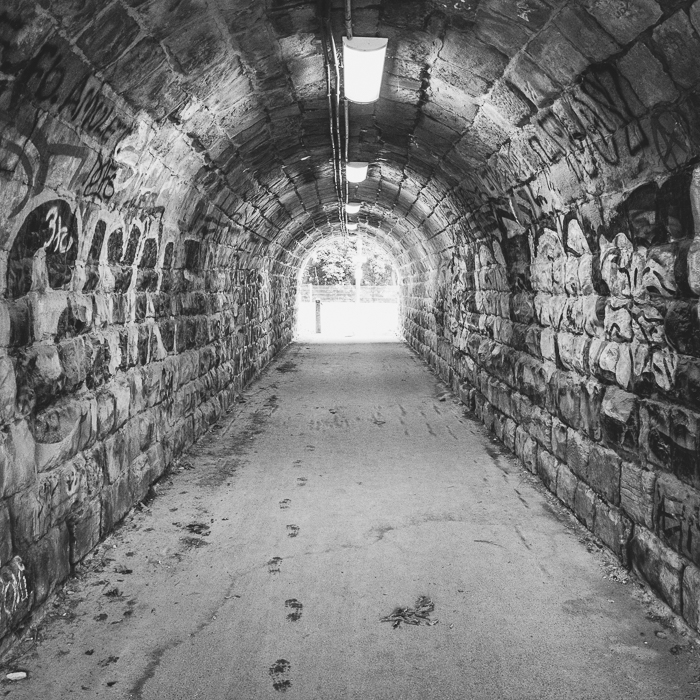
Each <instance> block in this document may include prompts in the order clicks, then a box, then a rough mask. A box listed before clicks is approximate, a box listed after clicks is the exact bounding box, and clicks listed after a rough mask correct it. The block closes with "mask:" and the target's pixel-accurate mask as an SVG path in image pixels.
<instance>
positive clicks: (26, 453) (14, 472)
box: [0, 420, 36, 498]
mask: <svg viewBox="0 0 700 700" xmlns="http://www.w3.org/2000/svg"><path fill="white" fill-rule="evenodd" d="M34 450H35V444H34V437H33V436H32V433H31V431H30V430H29V425H28V423H27V421H24V420H22V421H16V422H14V423H11V424H10V425H9V426H7V427H6V428H5V429H4V430H0V493H1V494H2V497H3V498H8V497H9V496H12V495H13V494H15V493H18V492H19V491H21V490H23V489H26V488H28V487H29V486H31V485H32V484H33V483H34V482H35V480H36V462H35V459H34Z"/></svg>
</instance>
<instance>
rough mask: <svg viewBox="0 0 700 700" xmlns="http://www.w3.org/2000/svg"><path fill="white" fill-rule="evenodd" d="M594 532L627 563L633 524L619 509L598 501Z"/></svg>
mask: <svg viewBox="0 0 700 700" xmlns="http://www.w3.org/2000/svg"><path fill="white" fill-rule="evenodd" d="M594 532H595V534H596V535H598V537H600V539H601V540H602V541H603V542H604V543H605V544H606V545H607V546H608V547H609V548H610V549H611V550H612V551H613V552H614V553H615V554H616V555H617V556H618V557H619V558H620V560H621V561H622V563H623V564H624V565H627V564H628V561H627V545H628V543H629V541H630V537H631V536H632V522H631V521H630V520H629V519H628V518H627V517H625V515H624V513H622V512H621V511H620V510H619V509H618V508H615V507H614V506H611V505H608V504H607V503H605V502H604V501H601V500H598V501H597V502H596V507H595V528H594Z"/></svg>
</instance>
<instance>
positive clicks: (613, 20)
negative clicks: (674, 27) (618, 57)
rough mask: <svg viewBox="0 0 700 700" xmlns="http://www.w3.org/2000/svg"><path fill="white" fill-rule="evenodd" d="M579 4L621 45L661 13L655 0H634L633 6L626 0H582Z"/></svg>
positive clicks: (634, 36)
mask: <svg viewBox="0 0 700 700" xmlns="http://www.w3.org/2000/svg"><path fill="white" fill-rule="evenodd" d="M581 4H582V5H583V7H585V8H586V10H588V12H589V13H590V14H591V15H593V17H595V18H596V20H598V22H599V23H600V25H601V26H602V27H603V29H605V30H606V31H607V32H608V33H609V34H611V35H612V36H613V38H614V39H615V40H616V41H617V42H618V43H619V44H620V45H622V46H624V45H625V44H628V43H630V42H631V41H632V40H634V39H636V38H637V36H638V35H639V34H641V32H643V31H644V30H645V29H647V28H648V27H650V26H651V25H653V24H655V23H656V21H657V20H658V19H659V18H660V17H661V14H662V10H661V7H659V4H658V3H657V2H655V0H636V1H635V4H634V7H632V6H630V5H629V4H628V3H627V2H626V0H583V2H582V3H581Z"/></svg>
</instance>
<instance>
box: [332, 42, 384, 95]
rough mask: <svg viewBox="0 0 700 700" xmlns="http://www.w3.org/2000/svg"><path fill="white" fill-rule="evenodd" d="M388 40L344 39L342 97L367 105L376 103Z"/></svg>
mask: <svg viewBox="0 0 700 700" xmlns="http://www.w3.org/2000/svg"><path fill="white" fill-rule="evenodd" d="M388 42H389V40H388V39H379V38H375V37H353V38H352V39H348V38H347V37H343V66H344V68H343V79H344V81H345V97H346V98H347V99H348V100H350V101H351V102H358V103H360V104H367V103H369V102H374V101H375V100H378V99H379V90H380V88H381V86H382V75H383V73H384V58H385V56H386V46H387V43H388Z"/></svg>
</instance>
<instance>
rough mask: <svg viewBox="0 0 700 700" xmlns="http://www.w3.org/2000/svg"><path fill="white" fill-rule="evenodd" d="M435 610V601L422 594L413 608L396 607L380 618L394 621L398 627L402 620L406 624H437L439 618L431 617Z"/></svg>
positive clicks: (382, 620)
mask: <svg viewBox="0 0 700 700" xmlns="http://www.w3.org/2000/svg"><path fill="white" fill-rule="evenodd" d="M434 610H435V603H433V601H432V600H431V599H430V598H428V596H424V595H422V596H420V598H418V600H417V601H416V604H415V606H414V607H412V608H408V607H406V608H394V610H393V612H392V613H391V614H390V615H386V616H385V617H382V618H380V622H392V623H393V625H392V627H394V629H396V628H397V627H398V626H399V625H400V624H401V623H402V622H403V623H404V624H405V625H428V626H429V627H432V626H433V625H437V623H438V621H437V620H431V619H430V617H429V616H430V613H431V612H433V611H434Z"/></svg>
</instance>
